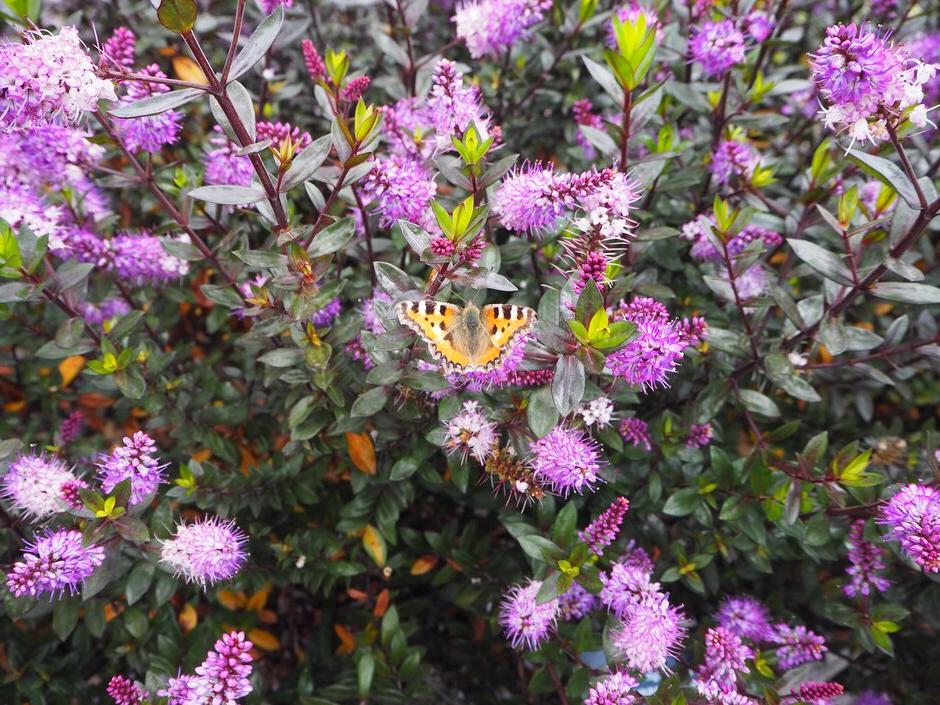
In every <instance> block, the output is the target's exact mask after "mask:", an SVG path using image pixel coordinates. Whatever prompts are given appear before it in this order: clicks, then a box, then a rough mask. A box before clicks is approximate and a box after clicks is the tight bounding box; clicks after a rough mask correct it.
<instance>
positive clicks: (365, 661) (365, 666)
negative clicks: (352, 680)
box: [356, 651, 375, 698]
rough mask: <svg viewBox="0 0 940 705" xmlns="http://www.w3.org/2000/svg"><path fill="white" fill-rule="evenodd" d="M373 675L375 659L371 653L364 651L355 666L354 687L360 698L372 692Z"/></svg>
mask: <svg viewBox="0 0 940 705" xmlns="http://www.w3.org/2000/svg"><path fill="white" fill-rule="evenodd" d="M374 675H375V657H374V656H373V655H372V652H371V651H365V652H363V654H362V656H360V657H359V662H358V663H357V664H356V687H357V689H358V691H359V696H360V697H362V698H365V697H366V696H367V695H368V694H369V691H370V690H372V677H373V676H374Z"/></svg>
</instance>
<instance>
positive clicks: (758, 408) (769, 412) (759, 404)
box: [740, 389, 780, 419]
mask: <svg viewBox="0 0 940 705" xmlns="http://www.w3.org/2000/svg"><path fill="white" fill-rule="evenodd" d="M740 395H741V403H742V404H743V405H744V408H745V409H747V410H748V411H750V412H752V413H755V414H760V415H761V416H766V417H768V418H772V419H775V418H777V417H778V416H780V408H779V407H778V406H777V403H776V402H775V401H774V400H773V399H771V398H770V397H768V396H767V395H765V394H761V393H760V392H757V391H754V390H753V389H742V390H741V391H740Z"/></svg>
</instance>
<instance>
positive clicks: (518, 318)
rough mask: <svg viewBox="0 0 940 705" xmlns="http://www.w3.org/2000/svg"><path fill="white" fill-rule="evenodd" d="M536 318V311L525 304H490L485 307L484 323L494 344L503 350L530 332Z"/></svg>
mask: <svg viewBox="0 0 940 705" xmlns="http://www.w3.org/2000/svg"><path fill="white" fill-rule="evenodd" d="M535 318H536V316H535V311H533V310H532V309H531V308H526V307H525V306H516V305H515V304H490V305H489V306H484V307H483V325H484V326H485V327H486V332H487V333H488V334H489V336H490V339H491V340H492V341H493V345H494V346H495V347H497V348H499V349H501V350H502V349H503V348H511V347H512V345H511V344H510V343H511V342H514V341H515V340H516V339H518V338H519V336H522V335H525V334H526V333H528V332H529V329H530V328H531V327H532V324H533V323H535Z"/></svg>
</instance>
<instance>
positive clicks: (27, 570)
mask: <svg viewBox="0 0 940 705" xmlns="http://www.w3.org/2000/svg"><path fill="white" fill-rule="evenodd" d="M104 557H105V554H104V549H103V548H102V547H101V546H98V545H96V544H91V545H89V546H85V545H84V543H83V541H82V532H80V531H76V530H74V529H59V530H57V531H51V532H49V533H47V534H46V535H45V536H42V537H41V538H38V539H36V540H35V541H34V542H33V543H32V544H27V547H26V549H25V551H24V552H23V557H22V560H20V561H18V562H17V563H16V564H15V565H14V566H13V568H12V570H10V572H9V573H8V574H7V587H8V588H9V589H10V592H12V593H13V594H14V595H16V596H17V597H22V596H23V595H30V596H32V597H36V596H38V595H41V594H43V593H47V592H48V593H50V594H51V595H52V596H55V595H56V594H62V593H64V592H65V591H66V590H68V591H69V592H70V593H73V594H74V593H75V591H76V590H78V587H79V586H80V585H81V584H82V582H84V580H85V579H86V578H87V577H89V576H90V575H91V574H92V573H94V572H95V569H96V568H97V567H98V566H100V565H101V564H102V563H103V562H104Z"/></svg>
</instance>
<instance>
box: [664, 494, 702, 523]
mask: <svg viewBox="0 0 940 705" xmlns="http://www.w3.org/2000/svg"><path fill="white" fill-rule="evenodd" d="M701 501H702V500H701V495H700V494H699V491H698V489H697V488H695V487H685V488H683V489H681V490H679V491H678V492H676V493H674V494H673V495H672V496H671V497H670V498H669V499H667V500H666V504H664V505H663V513H664V514H669V515H670V516H674V517H684V516H687V515H689V514H691V513H692V512H693V511H695V508H696V507H698V505H699V503H700V502H701Z"/></svg>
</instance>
